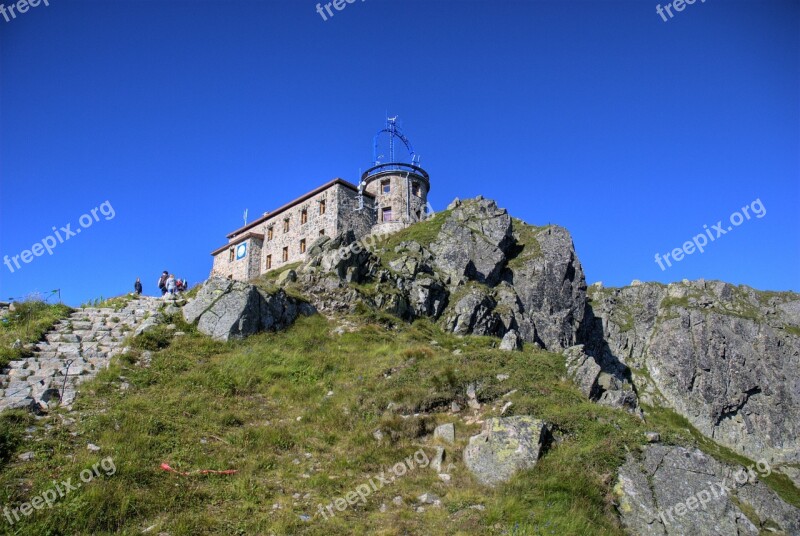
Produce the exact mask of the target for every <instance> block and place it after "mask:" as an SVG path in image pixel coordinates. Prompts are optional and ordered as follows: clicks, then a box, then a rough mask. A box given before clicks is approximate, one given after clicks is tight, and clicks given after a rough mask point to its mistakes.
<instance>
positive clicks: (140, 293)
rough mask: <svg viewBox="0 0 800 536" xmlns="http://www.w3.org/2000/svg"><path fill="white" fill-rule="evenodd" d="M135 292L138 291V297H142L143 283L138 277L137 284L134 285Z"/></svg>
mask: <svg viewBox="0 0 800 536" xmlns="http://www.w3.org/2000/svg"><path fill="white" fill-rule="evenodd" d="M133 290H134V291H136V295H137V296H141V295H142V282H141V281H140V280H139V278H138V277H137V278H136V283H134V284H133Z"/></svg>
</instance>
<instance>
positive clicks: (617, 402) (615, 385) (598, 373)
mask: <svg viewBox="0 0 800 536" xmlns="http://www.w3.org/2000/svg"><path fill="white" fill-rule="evenodd" d="M564 357H566V365H567V375H568V376H569V377H570V378H571V379H572V381H573V382H574V383H575V385H577V386H578V389H580V391H581V392H582V393H583V394H584V396H586V397H587V398H589V399H590V400H593V401H595V402H598V403H600V404H603V405H605V406H610V407H614V408H621V409H625V410H627V411H629V412H632V413H635V414H637V415H640V414H641V412H640V410H639V401H638V397H637V396H636V393H635V392H634V391H633V387H632V385H631V384H630V383H628V382H627V381H625V380H624V379H621V378H618V377H617V376H616V375H614V374H613V373H610V372H606V371H604V370H603V367H602V366H601V365H600V364H599V363H598V362H597V360H596V359H595V358H594V357H592V356H590V355H588V354H587V353H586V352H584V347H583V345H582V344H578V345H576V346H571V347H569V348H567V349H566V350H565V351H564Z"/></svg>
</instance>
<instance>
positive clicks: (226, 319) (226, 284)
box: [183, 278, 314, 341]
mask: <svg viewBox="0 0 800 536" xmlns="http://www.w3.org/2000/svg"><path fill="white" fill-rule="evenodd" d="M313 313H314V308H313V307H312V306H311V305H309V304H307V303H305V302H300V301H298V300H296V299H294V298H291V297H289V296H287V295H286V293H285V292H284V291H283V290H278V291H277V292H274V293H267V292H265V291H263V290H261V289H259V288H257V287H255V286H253V285H249V284H247V283H243V282H241V281H230V280H226V279H221V278H212V279H209V280H208V281H207V282H206V283H205V284H204V285H203V287H202V288H201V289H200V291H199V292H198V294H197V297H196V298H195V299H193V300H191V301H190V302H189V303H188V304H187V305H186V306H185V307H184V309H183V316H184V318H185V319H186V321H187V322H189V323H195V322H196V323H197V329H198V330H200V332H202V333H205V334H206V335H210V336H211V337H212V338H214V339H216V340H222V341H227V340H228V339H232V338H234V339H241V338H244V337H248V336H250V335H253V334H255V333H258V332H260V331H264V330H278V329H284V328H286V327H288V326H289V325H291V324H292V322H294V320H295V319H296V318H297V316H298V314H306V315H308V314H313Z"/></svg>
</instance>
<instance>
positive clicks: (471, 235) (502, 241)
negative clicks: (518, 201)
mask: <svg viewBox="0 0 800 536" xmlns="http://www.w3.org/2000/svg"><path fill="white" fill-rule="evenodd" d="M511 243H512V237H511V217H510V216H509V215H508V212H507V211H506V210H505V209H501V208H498V207H497V204H496V203H495V202H494V201H491V200H489V199H482V198H478V199H475V200H470V201H468V202H464V203H461V204H460V205H458V206H457V207H456V208H454V209H453V210H452V211H451V212H450V214H449V215H448V217H447V219H446V220H445V222H444V224H442V227H441V230H440V231H439V234H438V236H437V237H436V240H435V241H434V242H433V243H432V244H431V248H430V249H431V252H432V253H433V255H434V263H435V266H436V268H437V269H438V271H440V272H442V273H443V274H444V275H445V276H446V278H447V279H448V282H449V283H450V284H451V285H458V284H460V283H464V282H466V281H477V282H479V283H485V284H487V285H494V284H496V283H497V282H499V281H500V275H501V273H502V271H503V268H504V267H505V261H506V252H507V251H508V249H509V246H510V245H511Z"/></svg>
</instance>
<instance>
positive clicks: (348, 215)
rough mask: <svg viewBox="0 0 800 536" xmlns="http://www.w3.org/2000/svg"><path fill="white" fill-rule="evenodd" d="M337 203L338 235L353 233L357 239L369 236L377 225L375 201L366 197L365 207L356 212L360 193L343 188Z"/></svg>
mask: <svg viewBox="0 0 800 536" xmlns="http://www.w3.org/2000/svg"><path fill="white" fill-rule="evenodd" d="M337 201H338V204H337V206H338V212H337V215H338V218H337V220H336V233H337V234H338V233H344V232H347V231H353V233H354V234H355V236H356V238H361V237H362V236H366V235H368V234H369V232H370V230H371V229H372V226H373V225H375V200H374V199H372V198H371V197H369V196H366V195H365V196H364V207H363V208H362V209H361V210H356V209H358V193H357V192H354V191H353V190H350V189H349V188H341V189H340V191H339V195H338V199H337Z"/></svg>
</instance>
